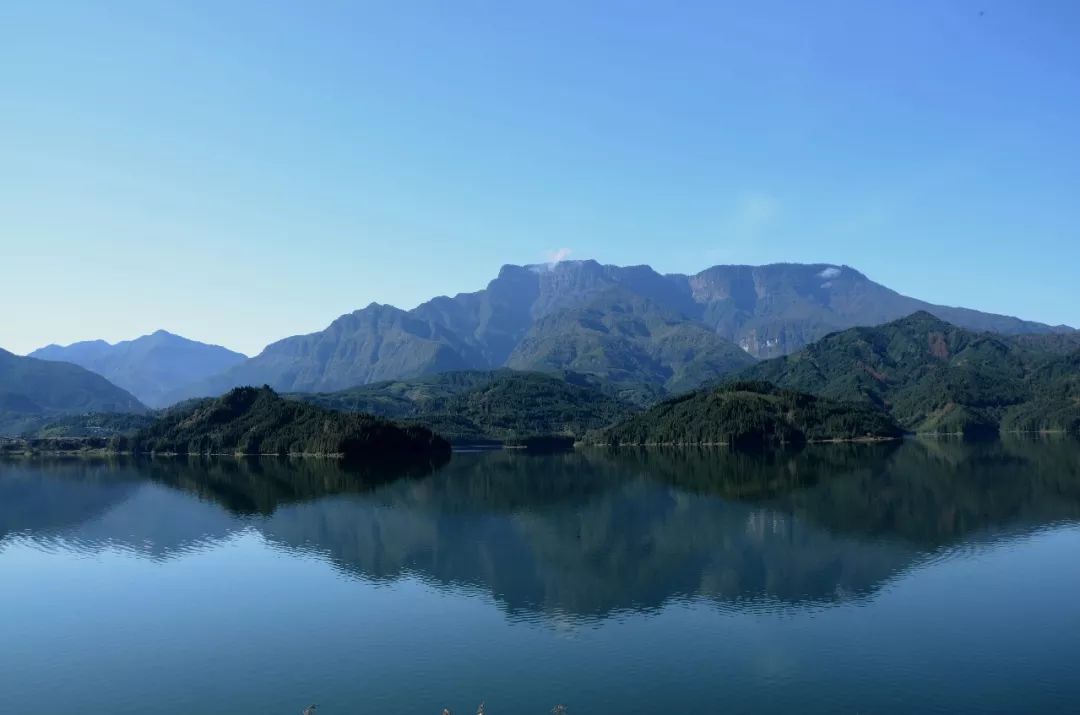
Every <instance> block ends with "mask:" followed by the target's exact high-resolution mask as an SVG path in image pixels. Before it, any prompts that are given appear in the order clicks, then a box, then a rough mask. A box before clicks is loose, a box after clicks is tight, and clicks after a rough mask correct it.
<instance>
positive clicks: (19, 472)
mask: <svg viewBox="0 0 1080 715" xmlns="http://www.w3.org/2000/svg"><path fill="white" fill-rule="evenodd" d="M242 527H243V524H242V523H241V522H238V521H237V520H236V519H235V518H233V517H231V516H229V515H228V514H227V513H225V512H224V511H222V510H221V508H220V507H218V506H216V505H210V504H206V503H202V502H200V501H198V500H195V499H192V498H191V497H189V496H187V495H186V494H183V493H180V492H177V491H175V490H172V489H165V488H162V487H160V486H158V485H156V484H154V483H153V482H150V481H148V480H147V479H146V477H145V474H144V473H143V471H142V470H141V469H139V468H138V467H136V466H135V464H134V463H132V462H130V461H126V460H122V461H112V460H108V461H106V460H81V459H59V460H52V461H39V460H34V461H18V462H5V463H2V464H0V543H2V542H3V539H4V538H5V537H6V536H10V535H11V534H13V533H24V534H26V535H28V536H29V537H30V538H32V539H34V540H37V541H42V542H45V541H49V540H52V539H60V540H63V542H64V543H65V548H69V549H75V550H79V551H87V552H97V551H100V550H103V549H107V548H113V547H119V548H123V549H125V550H128V551H133V552H135V553H139V554H142V555H145V556H148V557H152V558H168V557H170V556H173V555H176V554H182V553H186V552H188V551H190V550H191V549H192V548H195V547H197V546H199V545H203V544H208V543H213V542H216V541H220V540H222V539H224V538H228V537H229V536H230V535H231V534H232V533H234V532H235V531H237V530H238V529H240V528H242Z"/></svg>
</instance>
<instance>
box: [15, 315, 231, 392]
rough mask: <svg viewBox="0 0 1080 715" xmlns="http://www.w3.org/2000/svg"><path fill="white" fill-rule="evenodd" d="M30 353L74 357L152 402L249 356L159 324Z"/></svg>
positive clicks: (62, 359)
mask: <svg viewBox="0 0 1080 715" xmlns="http://www.w3.org/2000/svg"><path fill="white" fill-rule="evenodd" d="M28 357H32V358H37V359H41V360H52V361H60V362H70V363H73V364H76V365H79V366H80V367H83V368H86V369H87V370H90V371H91V372H94V373H97V374H99V375H101V376H102V377H104V378H106V379H107V380H109V381H110V382H112V383H113V384H115V385H117V386H118V387H121V388H123V389H125V390H127V391H128V392H130V393H132V394H133V395H135V396H136V397H137V398H138V399H139V400H140V401H141V402H143V403H144V404H146V405H149V406H151V407H164V406H166V405H167V404H168V402H167V401H165V395H166V394H168V393H170V392H172V391H174V390H177V389H181V388H183V387H184V386H185V385H189V384H191V383H193V382H197V381H199V380H202V379H204V378H206V377H209V376H210V375H214V374H217V373H219V372H221V371H222V370H224V369H226V368H228V367H230V366H232V365H235V364H237V363H239V362H241V361H243V360H246V359H247V356H245V355H243V354H241V353H238V352H235V351H232V350H229V349H228V348H224V347H222V346H220V345H210V344H207V343H203V342H199V341H197V340H191V339H190V338H185V337H183V336H182V335H177V334H175V333H170V332H169V331H167V330H161V329H159V330H156V331H154V332H153V333H149V334H147V335H142V336H140V337H137V338H133V339H131V340H121V341H118V342H116V343H109V342H106V341H104V340H84V341H81V342H76V343H71V344H70V345H57V344H55V343H52V344H49V345H46V346H45V347H42V348H38V349H37V350H34V351H33V352H31V353H30V354H29V355H28Z"/></svg>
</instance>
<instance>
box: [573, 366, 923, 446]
mask: <svg viewBox="0 0 1080 715" xmlns="http://www.w3.org/2000/svg"><path fill="white" fill-rule="evenodd" d="M902 435H903V430H901V429H900V427H899V426H898V425H897V424H896V423H895V422H893V421H892V419H890V418H889V417H888V416H887V415H886V414H885V413H883V412H881V411H880V410H877V409H875V408H873V407H871V406H869V405H866V404H857V403H843V402H837V401H835V400H829V399H825V398H820V397H815V396H813V395H807V394H805V393H801V392H795V391H793V390H784V389H780V388H777V387H774V386H773V385H770V384H768V383H764V382H733V383H730V384H727V385H723V386H721V387H717V388H714V389H710V390H699V391H697V392H692V393H689V394H686V395H682V396H680V397H676V398H673V399H670V400H665V401H664V402H661V403H660V404H658V405H655V406H654V407H652V408H650V409H648V410H645V411H644V412H641V413H640V414H637V415H634V416H632V417H630V418H629V419H627V420H625V421H623V422H621V423H619V424H617V425H615V426H614V427H611V428H608V429H606V430H601V431H598V432H594V433H590V434H589V435H588V436H586V439H585V441H586V442H587V443H591V444H605V445H611V446H621V445H721V444H723V445H730V446H770V445H797V444H802V443H805V442H818V441H832V440H864V439H865V440H873V439H895V438H898V437H900V436H902Z"/></svg>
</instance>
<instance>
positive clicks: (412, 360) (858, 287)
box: [172, 261, 1068, 399]
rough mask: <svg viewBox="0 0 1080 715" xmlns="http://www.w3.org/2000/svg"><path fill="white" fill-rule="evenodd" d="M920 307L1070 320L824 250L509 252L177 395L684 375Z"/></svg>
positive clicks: (1011, 330)
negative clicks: (726, 257)
mask: <svg viewBox="0 0 1080 715" xmlns="http://www.w3.org/2000/svg"><path fill="white" fill-rule="evenodd" d="M919 310H925V311H928V312H929V313H932V314H933V315H935V316H937V317H939V318H942V319H944V320H947V321H949V322H951V323H954V324H955V325H958V326H960V327H966V328H970V329H974V330H985V331H993V332H999V333H1003V334H1021V333H1045V334H1049V333H1053V332H1055V331H1059V332H1060V331H1065V330H1068V329H1065V328H1052V327H1051V326H1047V325H1043V324H1040V323H1033V322H1029V321H1023V320H1019V319H1017V318H1013V317H1009V316H1003V315H994V314H989V313H980V312H978V311H974V310H967V309H964V308H952V307H947V306H937V305H932V304H930V303H926V302H925V301H920V300H917V299H915V298H910V297H908V296H904V295H901V294H899V293H897V292H896V291H893V290H890V289H889V288H886V287H885V286H882V285H880V284H878V283H875V282H873V281H871V280H870V279H869V278H867V277H866V276H865V275H863V274H862V273H860V272H859V271H857V270H855V269H853V268H850V267H848V266H837V265H831V264H773V265H767V266H714V267H712V268H708V269H706V270H704V271H702V272H700V273H697V274H695V275H682V274H668V275H663V274H660V273H657V272H656V271H654V270H653V269H652V268H650V267H649V266H627V267H621V266H607V265H601V264H599V263H597V262H596V261H564V262H561V263H558V264H553V265H532V266H513V265H508V266H504V267H503V268H502V270H500V271H499V275H498V276H497V277H496V278H495V279H494V280H492V281H491V282H490V283H489V284H488V286H487V287H486V288H485V289H483V290H479V291H476V292H474V293H460V294H458V295H456V296H452V297H451V296H440V297H437V298H433V299H432V300H430V301H428V302H426V303H424V304H422V305H420V306H418V307H417V308H415V309H413V310H411V311H403V310H399V309H397V308H394V307H392V306H383V305H377V304H372V305H370V306H368V307H367V308H364V309H362V310H359V311H356V312H354V313H351V314H349V315H345V316H342V317H341V318H339V319H338V320H336V321H334V322H333V323H332V324H331V325H330V326H329V327H328V328H327V329H326V330H323V331H321V332H318V333H313V334H311V335H305V336H297V337H293V338H286V339H284V340H281V341H279V342H277V343H274V344H272V345H270V346H269V347H267V348H266V350H264V351H263V352H262V353H261V354H260V355H258V356H256V357H254V358H251V359H250V360H247V361H245V362H243V363H240V364H239V365H236V366H235V367H233V368H232V369H230V370H228V371H226V372H224V373H222V374H220V375H217V376H215V377H214V378H212V379H209V380H204V381H202V382H201V383H197V384H195V385H193V386H190V387H188V388H186V389H184V390H180V391H177V392H176V393H174V394H173V395H172V398H173V399H180V398H184V397H192V396H201V395H215V394H220V393H222V392H224V391H225V390H227V389H229V388H231V387H235V386H237V385H241V384H264V383H265V384H269V385H270V386H272V387H274V388H275V389H278V390H284V391H314V390H321V391H325V390H338V389H343V388H346V387H350V386H352V385H358V384H364V383H367V382H372V381H376V380H383V379H394V378H406V377H415V376H418V375H423V374H431V373H435V372H442V371H447V370H456V369H491V368H495V367H501V366H505V365H512V366H514V367H519V368H527V369H559V368H572V369H575V370H586V371H590V372H595V373H597V374H604V375H622V376H625V377H626V379H634V380H637V379H646V380H649V381H652V382H655V383H656V384H665V385H668V386H669V387H670V386H672V385H676V384H677V385H678V386H679V388H680V389H682V388H685V387H692V386H694V385H695V384H697V383H699V382H700V381H702V380H708V379H715V378H716V377H720V376H721V375H722V374H724V372H725V371H729V370H735V369H738V368H739V367H740V365H741V364H745V363H746V362H747V360H746V359H745V358H739V359H736V358H737V356H738V355H740V354H742V353H745V355H747V356H749V357H750V358H758V359H764V358H770V357H776V356H779V355H785V354H788V353H791V352H794V351H795V350H798V349H800V348H802V347H803V346H805V345H807V344H809V343H811V342H813V341H815V340H818V339H819V338H821V337H823V336H824V335H826V334H828V333H831V332H835V331H838V330H843V329H846V328H850V327H855V326H871V325H879V324H882V323H886V322H888V321H891V320H896V319H898V318H901V317H903V316H905V315H909V314H911V313H913V312H916V311H919ZM735 346H737V347H738V349H740V350H737V349H736V348H735Z"/></svg>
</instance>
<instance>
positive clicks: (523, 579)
mask: <svg viewBox="0 0 1080 715" xmlns="http://www.w3.org/2000/svg"><path fill="white" fill-rule="evenodd" d="M1078 657H1080V444H1078V443H1076V442H1068V441H1055V442H1021V441H1016V442H1005V443H997V444H989V445H964V444H961V443H948V442H918V441H911V442H907V443H904V444H903V445H900V446H855V447H852V446H835V447H820V448H813V449H807V450H803V451H801V452H798V453H791V454H782V455H778V454H771V455H758V456H755V455H743V454H737V453H731V452H692V453H689V452H643V453H636V452H622V453H618V454H615V455H608V454H604V453H593V452H577V453H570V454H563V455H552V456H529V455H524V454H518V453H509V452H505V453H489V454H465V455H455V457H454V458H453V459H452V460H451V462H450V463H449V464H448V465H446V466H445V467H442V468H441V469H438V470H436V471H434V472H432V473H428V474H411V475H407V476H404V477H397V478H395V475H387V477H386V478H385V479H373V478H372V476H371V475H370V474H363V475H354V474H350V473H349V472H348V470H345V469H343V468H342V467H340V466H339V465H337V464H336V463H333V462H312V461H307V462H279V461H276V460H273V461H265V460H264V461H262V462H239V461H228V460H217V461H177V460H171V461H170V460H157V461H143V462H133V461H87V460H76V459H68V460H24V461H8V462H0V713H9V712H10V713H23V712H27V713H36V714H50V713H57V714H59V713H65V714H67V713H120V714H124V713H131V714H135V713H140V714H142V713H151V712H152V713H167V714H172V713H176V714H180V713H184V714H185V715H188V714H192V713H238V714H248V713H251V714H255V713H259V714H260V715H261V714H268V713H286V714H288V713H293V714H295V713H299V712H300V711H301V709H302V708H303V707H304V706H306V705H308V704H311V703H318V705H319V713H320V715H335V714H337V713H380V715H385V714H386V713H433V714H435V715H437V714H438V713H440V712H441V711H442V708H444V707H448V708H450V709H451V710H452V711H453V712H454V713H457V714H458V715H460V714H461V713H468V714H469V715H471V713H473V712H475V711H476V707H477V705H478V704H479V703H480V702H481V701H484V702H485V703H486V712H487V713H488V714H489V715H492V714H493V715H498V714H499V713H538V714H540V713H548V712H550V711H551V708H552V706H554V705H555V704H557V703H562V704H565V705H566V706H567V712H568V713H569V715H576V714H578V713H590V714H592V713H661V712H665V713H666V712H689V713H698V712H725V713H729V712H730V713H742V712H747V713H751V712H753V713H761V712H778V713H779V712H785V713H786V712H830V713H832V712H841V713H843V712H850V713H908V712H921V713H927V712H1000V713H1015V712H1067V711H1078V710H1080V678H1078V677H1076V674H1075V673H1076V663H1077V662H1078V660H1077V659H1078Z"/></svg>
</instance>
